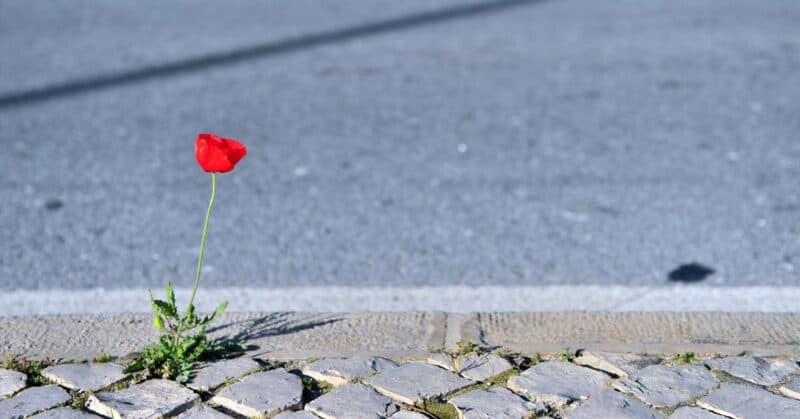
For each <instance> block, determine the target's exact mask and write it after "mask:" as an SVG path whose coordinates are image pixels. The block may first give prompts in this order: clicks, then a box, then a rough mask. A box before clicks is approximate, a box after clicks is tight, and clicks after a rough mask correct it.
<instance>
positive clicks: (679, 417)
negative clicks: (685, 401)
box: [669, 406, 725, 419]
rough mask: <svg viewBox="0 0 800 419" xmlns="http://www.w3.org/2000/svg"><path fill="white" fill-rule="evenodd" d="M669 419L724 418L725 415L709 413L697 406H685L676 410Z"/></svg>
mask: <svg viewBox="0 0 800 419" xmlns="http://www.w3.org/2000/svg"><path fill="white" fill-rule="evenodd" d="M669 419H725V416H720V415H718V414H716V413H711V412H709V411H708V410H705V409H701V408H699V407H692V406H685V407H681V408H680V409H678V410H676V411H675V412H674V413H673V414H672V416H670V417H669Z"/></svg>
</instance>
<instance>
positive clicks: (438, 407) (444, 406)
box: [416, 401, 458, 419]
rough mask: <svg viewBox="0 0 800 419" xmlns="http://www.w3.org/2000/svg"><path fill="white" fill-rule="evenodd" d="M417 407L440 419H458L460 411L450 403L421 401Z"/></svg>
mask: <svg viewBox="0 0 800 419" xmlns="http://www.w3.org/2000/svg"><path fill="white" fill-rule="evenodd" d="M416 406H417V407H418V408H420V409H422V410H424V411H426V412H428V413H430V414H431V415H433V416H435V417H437V418H439V419H458V411H457V410H456V408H455V406H453V405H452V404H450V403H442V402H437V401H421V402H418V403H417V404H416Z"/></svg>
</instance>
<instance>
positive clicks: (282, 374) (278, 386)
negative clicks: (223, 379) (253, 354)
mask: <svg viewBox="0 0 800 419" xmlns="http://www.w3.org/2000/svg"><path fill="white" fill-rule="evenodd" d="M302 397H303V385H302V384H301V382H300V377H298V376H296V375H294V374H289V373H288V372H286V370H284V369H275V370H270V371H264V372H257V373H254V374H250V375H248V376H247V377H245V378H243V379H242V381H239V382H237V383H235V384H232V385H229V386H226V387H223V388H222V390H220V391H219V392H218V393H217V394H216V395H215V396H214V397H212V398H211V400H210V401H209V403H210V404H212V405H217V406H221V407H224V408H225V409H228V410H231V411H233V412H236V413H238V414H240V415H243V416H247V417H253V416H258V417H260V416H273V415H275V414H277V413H280V412H283V411H285V410H289V409H297V408H299V407H300V405H301V403H302Z"/></svg>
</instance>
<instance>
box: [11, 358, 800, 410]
mask: <svg viewBox="0 0 800 419" xmlns="http://www.w3.org/2000/svg"><path fill="white" fill-rule="evenodd" d="M125 362H126V361H124V360H113V359H112V360H110V361H109V362H105V363H97V362H91V363H87V362H73V363H61V364H59V363H55V365H51V366H48V367H46V368H44V369H43V370H41V371H36V372H34V373H33V374H29V375H28V376H25V375H23V374H20V373H18V372H15V371H10V370H3V369H0V418H17V417H28V416H31V417H35V418H97V417H113V418H119V417H122V418H145V417H146V418H152V417H177V418H182V419H188V418H226V417H234V418H241V417H277V418H284V419H291V418H298V419H299V418H387V417H391V418H397V419H402V418H529V417H550V418H554V419H555V418H601V419H602V418H663V417H671V418H682V419H688V418H698V419H699V418H708V419H713V418H725V417H728V418H757V419H762V418H773V419H781V418H800V366H798V362H797V359H788V358H760V357H752V356H727V357H726V356H716V357H707V358H696V357H695V356H694V355H693V354H691V353H683V354H634V353H609V352H597V351H578V352H573V351H570V350H569V349H565V350H564V351H563V352H561V353H553V354H538V353H534V354H523V353H515V352H510V351H508V350H503V349H494V350H484V349H482V348H479V347H475V346H473V345H471V344H470V345H463V344H459V345H458V349H454V350H451V351H434V352H431V353H430V354H429V355H428V356H427V357H426V359H415V360H407V359H406V360H399V359H398V360H390V359H387V358H382V357H373V356H353V357H347V358H325V359H316V358H310V359H306V360H295V361H282V360H277V359H271V358H269V357H268V356H267V357H265V356H264V355H259V356H256V357H253V358H250V357H241V358H236V359H229V360H222V361H219V362H214V363H210V364H205V365H202V366H199V367H198V368H197V369H196V371H195V372H194V373H193V374H192V377H191V380H190V382H189V383H186V385H183V384H178V383H175V382H173V381H169V380H164V379H161V378H157V377H145V376H142V375H137V374H133V375H131V374H128V375H126V374H124V373H123V372H122V367H123V364H125ZM34 383H35V384H34Z"/></svg>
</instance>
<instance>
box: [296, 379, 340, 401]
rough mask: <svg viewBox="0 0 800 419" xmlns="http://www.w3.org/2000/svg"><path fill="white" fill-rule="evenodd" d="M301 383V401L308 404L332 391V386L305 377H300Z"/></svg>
mask: <svg viewBox="0 0 800 419" xmlns="http://www.w3.org/2000/svg"><path fill="white" fill-rule="evenodd" d="M301 381H302V383H303V400H305V401H306V402H309V401H311V400H314V399H316V398H317V397H319V396H321V395H323V394H325V393H327V392H329V391H331V390H333V386H332V385H331V384H329V383H326V382H324V381H317V380H315V379H313V378H311V377H309V376H307V375H304V376H302V377H301Z"/></svg>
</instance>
